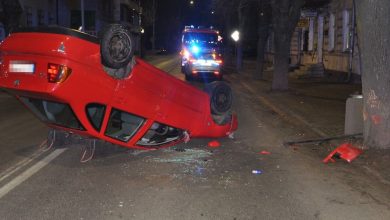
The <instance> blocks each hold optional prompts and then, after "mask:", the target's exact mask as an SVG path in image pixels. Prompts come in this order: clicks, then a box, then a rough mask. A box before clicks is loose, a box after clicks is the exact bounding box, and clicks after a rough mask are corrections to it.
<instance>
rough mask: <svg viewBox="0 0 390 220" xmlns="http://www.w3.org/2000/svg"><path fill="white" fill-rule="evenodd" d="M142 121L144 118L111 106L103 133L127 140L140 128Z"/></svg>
mask: <svg viewBox="0 0 390 220" xmlns="http://www.w3.org/2000/svg"><path fill="white" fill-rule="evenodd" d="M144 121H145V119H144V118H141V117H139V116H136V115H133V114H130V113H127V112H123V111H121V110H118V109H114V108H113V109H112V111H111V113H110V118H109V120H108V125H107V129H106V131H105V135H107V136H109V137H111V138H114V139H117V140H120V141H123V142H128V141H129V140H130V138H131V137H133V135H134V134H135V133H136V132H137V131H138V130H139V129H140V127H141V126H142V124H143V123H144Z"/></svg>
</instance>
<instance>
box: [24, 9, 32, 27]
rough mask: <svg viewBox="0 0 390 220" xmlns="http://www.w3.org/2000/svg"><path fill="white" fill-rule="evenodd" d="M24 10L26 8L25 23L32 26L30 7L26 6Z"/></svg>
mask: <svg viewBox="0 0 390 220" xmlns="http://www.w3.org/2000/svg"><path fill="white" fill-rule="evenodd" d="M25 10H26V25H27V27H32V26H33V20H32V19H33V16H32V8H31V7H26V8H25Z"/></svg>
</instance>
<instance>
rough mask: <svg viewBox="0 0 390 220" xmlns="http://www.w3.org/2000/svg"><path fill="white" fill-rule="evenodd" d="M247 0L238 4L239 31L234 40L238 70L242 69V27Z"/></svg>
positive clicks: (242, 0) (243, 26)
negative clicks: (235, 40)
mask: <svg viewBox="0 0 390 220" xmlns="http://www.w3.org/2000/svg"><path fill="white" fill-rule="evenodd" d="M246 5H247V0H241V1H240V4H239V5H238V30H239V33H240V39H239V40H238V41H237V42H236V59H237V60H236V68H237V71H238V72H240V71H241V69H242V58H243V48H242V47H243V43H242V42H243V39H244V37H243V36H244V30H245V29H244V28H245V7H246Z"/></svg>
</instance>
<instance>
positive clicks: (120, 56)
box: [100, 24, 134, 69]
mask: <svg viewBox="0 0 390 220" xmlns="http://www.w3.org/2000/svg"><path fill="white" fill-rule="evenodd" d="M133 54H134V39H133V37H132V35H131V33H130V31H129V30H127V29H126V28H125V27H123V26H122V25H120V24H112V25H109V26H108V27H107V28H105V30H104V31H103V36H102V38H101V43H100V55H101V62H102V64H103V65H104V66H106V67H109V68H113V69H120V68H123V67H126V66H127V65H128V64H129V62H130V61H131V60H132V58H133Z"/></svg>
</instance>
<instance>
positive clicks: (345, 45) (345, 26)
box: [343, 10, 350, 51]
mask: <svg viewBox="0 0 390 220" xmlns="http://www.w3.org/2000/svg"><path fill="white" fill-rule="evenodd" d="M349 17H350V16H349V11H348V10H344V11H343V51H347V50H349V48H350V45H349V32H350V31H349V20H350V18H349Z"/></svg>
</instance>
